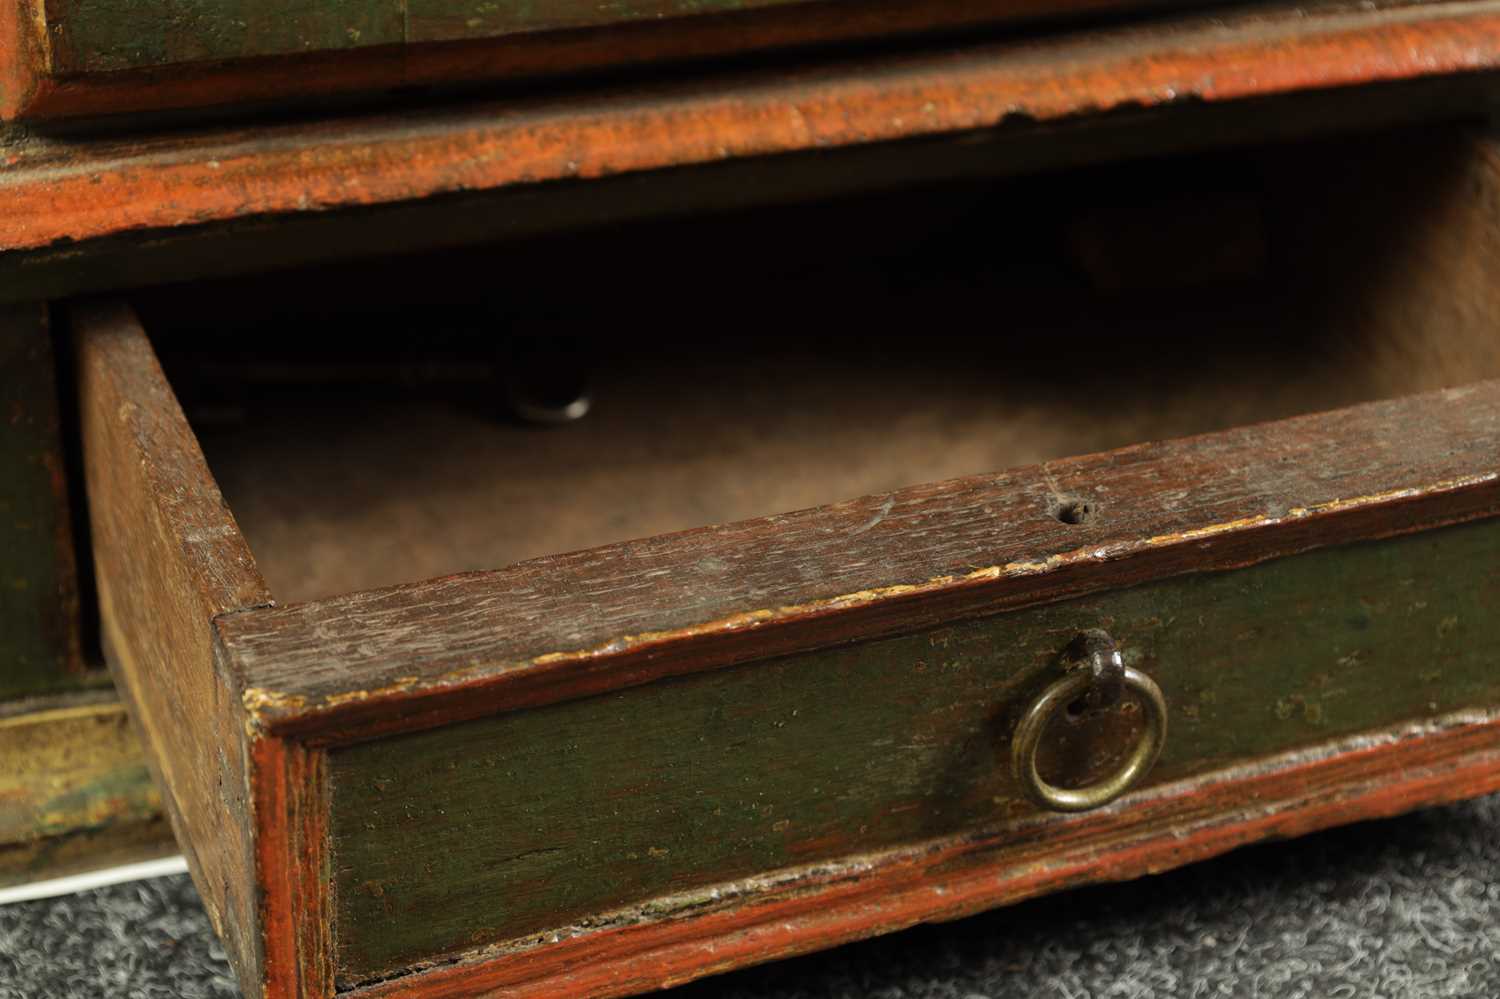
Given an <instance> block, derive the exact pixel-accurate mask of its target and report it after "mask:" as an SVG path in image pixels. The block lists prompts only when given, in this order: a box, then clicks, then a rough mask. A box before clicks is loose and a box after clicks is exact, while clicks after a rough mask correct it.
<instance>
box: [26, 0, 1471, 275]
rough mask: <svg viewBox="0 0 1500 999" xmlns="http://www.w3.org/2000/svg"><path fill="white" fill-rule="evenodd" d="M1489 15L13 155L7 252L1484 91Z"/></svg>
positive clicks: (175, 133)
mask: <svg viewBox="0 0 1500 999" xmlns="http://www.w3.org/2000/svg"><path fill="white" fill-rule="evenodd" d="M1497 60H1500V4H1496V3H1495V2H1494V0H1466V2H1458V3H1436V4H1416V5H1412V6H1406V7H1400V6H1397V7H1390V8H1384V9H1371V8H1368V7H1360V8H1349V7H1338V6H1335V7H1327V8H1324V7H1318V8H1311V9H1310V8H1306V7H1301V6H1298V7H1295V8H1270V9H1264V10H1257V11H1254V12H1242V13H1239V14H1237V15H1234V16H1232V17H1231V16H1224V17H1219V18H1203V17H1183V18H1180V19H1176V20H1172V19H1168V20H1162V21H1159V22H1153V23H1151V24H1147V25H1135V26H1122V27H1113V28H1108V29H1105V28H1100V29H1097V30H1094V31H1084V32H1077V33H1072V34H1068V35H1060V36H1055V37H1051V38H1045V39H1018V40H1012V41H1004V42H992V43H985V44H973V45H968V46H963V47H950V48H947V49H945V50H944V51H942V52H940V53H930V52H929V53H892V54H881V55H871V56H862V57H858V58H854V57H849V58H844V59H840V60H829V61H824V62H820V63H817V64H815V65H812V64H810V65H806V66H802V67H800V68H796V69H792V70H788V69H786V68H784V67H779V68H777V69H775V70H774V71H771V70H760V71H737V72H723V73H712V74H704V75H701V76H694V77H691V78H685V79H681V80H677V81H673V82H664V83H661V84H659V85H656V86H639V85H637V86H631V87H627V86H619V87H615V88H613V89H609V90H606V91H595V92H593V93H575V94H568V95H561V94H559V95H552V96H532V97H524V98H512V99H508V100H501V101H488V102H478V103H474V104H465V105H454V106H449V107H446V108H444V109H442V110H438V111H434V110H432V109H424V110H417V111H411V112H403V113H391V114H383V115H382V114H375V115H369V116H346V117H343V118H339V119H336V120H313V121H299V122H290V123H282V124H276V125H270V124H267V125H262V126H260V127H257V128H255V129H245V128H240V127H221V128H198V129H176V130H171V131H162V132H159V133H156V134H150V135H141V136H138V137H137V138H133V139H130V140H121V139H119V138H116V137H99V138H97V139H93V140H89V139H79V138H75V137H66V138H63V137H57V138H47V137H43V136H38V135H35V134H26V135H16V136H14V137H13V138H11V139H9V140H8V141H5V142H4V143H3V144H0V163H3V164H4V165H5V167H6V170H5V171H4V173H3V175H0V197H3V198H4V199H5V202H6V204H7V208H8V210H7V211H6V212H5V213H4V215H0V251H7V250H22V249H27V248H37V247H44V246H47V245H49V244H52V243H54V242H56V241H58V240H64V239H69V240H75V241H83V240H91V239H96V238H100V237H104V236H108V235H111V234H118V233H126V232H133V231H135V232H138V231H140V230H156V231H161V230H175V229H178V228H181V227H194V226H199V225H203V224H207V223H211V222H223V221H227V220H230V219H236V218H253V217H256V216H268V215H296V214H300V213H305V212H314V211H325V210H329V209H333V208H340V207H355V206H371V205H379V204H390V203H394V202H400V201H405V200H410V199H415V198H422V197H427V196H430V195H434V194H440V193H457V192H476V191H490V190H496V189H500V188H505V187H509V186H513V185H529V184H538V183H542V182H546V181H555V180H574V179H591V178H599V177H605V176H611V175H617V174H628V173H634V172H638V171H646V170H654V169H662V168H666V167H672V166H685V165H692V164H703V163H716V162H721V161H725V160H731V159H739V158H745V157H755V156H767V155H774V154H781V153H789V152H795V151H799V150H813V149H819V150H826V149H831V148H836V147H843V146H852V145H860V144H865V143H875V142H882V141H889V140H895V139H910V138H917V137H922V136H933V135H940V134H950V133H955V132H964V131H974V130H982V129H989V128H993V127H995V126H997V125H1001V124H1003V123H1004V124H1015V123H1017V122H1021V121H1026V122H1056V121H1061V120H1066V119H1072V118H1080V117H1085V116H1098V115H1101V114H1104V113H1106V112H1110V111H1115V110H1121V109H1140V108H1155V107H1168V106H1180V105H1187V104H1197V103H1200V102H1206V103H1219V102H1231V101H1239V100H1245V99H1249V98H1258V97H1269V96H1272V95H1277V94H1287V93H1295V92H1300V91H1310V90H1332V89H1338V88H1343V87H1350V86H1358V85H1368V84H1375V83H1382V82H1396V81H1410V80H1416V79H1421V78H1431V77H1439V76H1451V75H1467V74H1472V73H1483V72H1486V71H1490V70H1493V69H1495V68H1496V64H1497Z"/></svg>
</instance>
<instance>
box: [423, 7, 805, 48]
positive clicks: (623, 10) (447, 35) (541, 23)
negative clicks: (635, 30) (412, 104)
mask: <svg viewBox="0 0 1500 999" xmlns="http://www.w3.org/2000/svg"><path fill="white" fill-rule="evenodd" d="M808 2H810V0H606V2H603V3H601V2H599V0H408V2H407V9H408V11H409V16H410V20H409V25H410V28H409V32H408V36H407V41H409V42H434V41H456V40H458V39H464V38H490V37H495V36H498V35H512V34H519V33H521V32H527V31H553V30H558V29H566V28H588V27H595V26H598V25H605V24H624V23H628V22H631V21H655V20H666V19H668V18H678V17H689V16H692V15H696V14H726V13H733V12H735V11H745V10H757V9H760V8H764V7H782V6H789V5H792V4H799V3H808Z"/></svg>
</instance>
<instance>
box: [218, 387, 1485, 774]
mask: <svg viewBox="0 0 1500 999" xmlns="http://www.w3.org/2000/svg"><path fill="white" fill-rule="evenodd" d="M1078 497H1081V498H1086V499H1087V500H1089V501H1090V502H1095V503H1097V504H1098V505H1099V512H1098V513H1097V514H1096V515H1095V516H1094V518H1093V519H1092V520H1091V521H1090V522H1088V523H1086V524H1083V525H1071V524H1066V523H1062V522H1060V521H1059V519H1058V517H1057V516H1056V507H1057V505H1058V504H1059V503H1060V502H1062V501H1064V500H1067V499H1068V498H1078ZM1497 514H1500V380H1497V381H1491V382H1481V383H1476V384H1473V385H1468V386H1464V387H1462V388H1456V389H1448V390H1443V391H1438V392H1433V393H1428V394H1425V395H1419V396H1409V397H1406V398H1401V399H1395V400H1389V401H1384V402H1375V403H1369V404H1365V405H1362V406H1355V407H1351V408H1349V409H1344V410H1338V411H1334V412H1329V413H1319V414H1314V415H1310V416H1304V417H1296V418H1293V419H1289V420H1281V421H1277V422H1274V423H1267V424H1260V425H1255V426H1249V427H1241V428H1237V429H1234V430H1229V431H1224V432H1221V433H1218V434H1213V435H1205V436H1201V437H1192V438H1182V439H1178V440H1172V441H1165V442H1160V443H1153V444H1143V445H1136V446H1133V447H1128V448H1123V449H1120V450H1118V451H1113V452H1107V453H1104V454H1097V455H1088V456H1083V457H1078V458H1069V459H1063V460H1059V461H1055V462H1049V463H1046V464H1043V465H1039V466H1033V467H1030V468H1021V469H1015V470H1012V471H1008V472H1004V473H1000V474H997V475H992V476H977V477H973V478H968V479H956V480H951V481H948V482H943V483H933V484H927V485H921V486H915V487H911V488H909V489H904V490H900V491H897V492H894V493H888V494H884V495H877V496H871V497H865V498H862V499H858V500H851V501H849V502H846V503H839V504H834V505H831V506H826V507H821V508H817V509H813V510H805V511H799V512H797V513H791V514H785V515H781V516H775V517H767V518H761V519H759V520H751V521H742V522H739V523H736V524H727V525H722V526H719V527H711V528H703V529H700V530H695V531H686V532H682V533H678V534H671V535H662V536H658V537H656V538H651V539H646V540H643V541H638V542H626V543H623V544H617V545H609V546H605V547H603V548H596V549H591V550H588V551H584V552H578V553H572V554H568V555H561V556H553V557H547V558H542V559H536V560H532V561H529V562H523V563H520V564H517V565H514V566H510V567H507V568H505V569H499V570H494V571H490V572H476V573H466V574H462V575H458V576H449V577H444V578H440V579H436V580H430V581H427V582H421V583H414V584H409V585H404V586H397V587H391V588H388V589H383V590H375V591H367V592H363V593H355V594H349V595H346V596H340V597H334V598H330V599H327V600H320V601H314V602H310V603H304V604H295V605H289V606H285V607H275V608H262V609H255V610H251V611H248V612H241V613H230V614H224V615H221V616H219V617H218V618H217V619H216V621H215V627H216V629H217V633H218V638H219V641H220V642H221V643H222V647H223V649H224V652H225V655H226V656H227V657H228V659H229V661H230V662H231V663H232V668H233V669H234V672H235V677H236V682H237V684H239V685H240V688H241V689H242V690H243V697H244V706H245V710H246V711H247V713H248V715H249V718H250V719H251V721H252V723H253V724H254V725H256V726H258V727H260V728H263V729H264V730H265V731H268V732H275V733H278V734H286V735H295V736H297V737H299V738H304V739H307V740H308V741H309V742H310V744H313V745H340V744H347V743H350V742H355V741H359V740H363V739H368V738H373V737H377V736H383V735H388V734H391V733H393V732H397V731H413V730H418V729H421V728H427V727H432V726H434V725H439V724H448V723H451V722H455V721H460V720H466V719H469V718H475V717H480V716H483V715H487V714H493V713H495V712H498V711H502V710H511V709H516V708H521V707H534V706H538V705H541V704H546V703H551V702H555V701H558V700H564V699H571V698H576V697H583V696H588V695H591V694H596V693H600V692H603V691H606V690H614V689H620V688H623V687H628V686H633V685H636V684H640V683H646V682H650V681H652V680H655V679H659V678H661V677H665V676H675V675H681V674H684V673H688V672H697V671H701V670H706V669H714V668H720V667H723V666H727V665H732V664H736V663H740V662H745V661H748V660H751V659H761V658H767V657H770V656H778V655H783V654H789V653H792V652H799V651H806V650H809V649H814V648H818V647H826V646H830V645H835V644H841V643H843V642H847V641H853V640H862V639H868V638H875V637H883V636H887V635H891V634H896V633H899V632H902V631H911V630H917V629H920V628H923V627H928V626H931V625H934V624H936V623H939V622H945V621H952V620H957V619H962V618H966V617H978V616H984V615H988V614H993V613H997V612H1001V611H1006V610H1012V609H1015V608H1018V607H1023V606H1028V605H1034V604H1040V603H1048V602H1053V601H1057V600H1062V599H1067V598H1071V597H1077V596H1080V595H1084V594H1087V593H1091V592H1097V591H1099V590H1103V589H1110V588H1118V587H1122V586H1130V585H1135V584H1138V583H1142V582H1147V581H1151V580H1157V579H1163V578H1167V577H1170V576H1174V575H1181V574H1184V573H1193V572H1204V571H1217V570H1224V569H1232V568H1239V567H1244V566H1248V565H1253V564H1256V563H1258V562H1263V561H1266V560H1268V559H1272V558H1279V557H1283V556H1287V555H1293V554H1296V553H1299V552H1304V551H1310V550H1313V549H1316V548H1323V547H1329V546H1333V545H1339V544H1346V543H1349V542H1353V541H1363V540H1372V539H1379V538H1387V537H1393V536H1396V535H1401V534H1407V533H1411V532H1414V531H1421V530H1427V529H1431V528H1435V527H1441V526H1447V525H1452V524H1458V523H1462V522H1465V521H1469V520H1475V519H1482V518H1486V517H1491V516H1495V515H1497ZM914 534H920V537H921V538H922V539H923V544H924V547H921V548H920V550H914V548H915V546H913V545H910V544H908V539H909V538H911V537H913V536H914ZM934 537H936V538H938V539H939V540H938V541H937V542H929V540H928V539H931V538H934ZM981 560H982V561H981ZM976 562H978V566H977V567H976V565H975V563H976ZM705 565H710V566H714V567H715V568H714V569H712V570H711V571H707V572H705V571H702V567H703V566H705ZM643 578H652V579H656V580H660V583H659V585H657V586H656V589H655V590H653V591H652V592H651V593H650V594H649V595H642V594H641V593H640V592H639V591H638V590H636V589H631V590H630V591H629V592H628V593H627V594H626V595H625V596H613V597H612V596H610V594H611V592H612V591H613V592H616V593H618V591H620V590H621V589H622V588H623V586H624V583H625V582H626V581H631V582H633V581H635V580H639V579H643ZM809 580H811V582H809Z"/></svg>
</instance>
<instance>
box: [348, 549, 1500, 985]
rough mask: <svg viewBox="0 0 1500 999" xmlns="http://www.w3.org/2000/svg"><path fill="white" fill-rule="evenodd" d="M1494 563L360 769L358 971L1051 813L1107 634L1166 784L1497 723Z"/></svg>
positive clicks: (508, 724) (721, 675)
mask: <svg viewBox="0 0 1500 999" xmlns="http://www.w3.org/2000/svg"><path fill="white" fill-rule="evenodd" d="M1495 565H1500V524H1497V523H1496V522H1492V521H1491V522H1484V523H1480V524H1476V525H1466V526H1462V527H1454V528H1447V529H1444V530H1441V531H1433V532H1427V533H1423V534H1418V535H1414V536H1410V537H1405V538H1398V539H1395V540H1391V541H1386V542H1381V543H1371V544H1355V545H1349V546H1343V547H1338V548H1330V549H1324V550H1321V551H1317V552H1313V553H1309V554H1305V555H1300V556H1295V557H1291V558H1286V559H1279V560H1276V561H1273V562H1269V563H1265V564H1263V565H1259V566H1255V567H1252V568H1248V569H1243V570H1239V571H1232V572H1225V573H1219V574H1214V575H1210V576H1189V577H1184V578H1179V579H1173V580H1169V581H1166V582H1161V583H1156V584H1151V585H1145V586H1136V587H1131V588H1128V589H1125V590H1120V591H1116V592H1111V593H1106V594H1101V595H1098V596H1094V597H1089V598H1085V599H1080V600H1074V601H1067V602H1064V603H1059V604H1054V605H1050V606H1046V607H1041V608H1037V609H1034V610H1026V611H1017V612H1013V613H1010V614H1003V615H999V616H996V617H990V618H985V619H982V620H977V621H966V622H963V623H960V624H954V625H949V626H947V627H942V628H938V629H934V630H931V631H926V632H923V633H921V634H916V635H906V636H902V637H899V638H892V639H887V640H883V641H878V642H868V643H862V644H856V645H850V646H845V647H842V648H838V649H829V650H824V651H819V652H812V653H806V654H803V655H797V656H789V657H785V658H780V659H774V660H769V661H765V662H758V663H754V664H751V665H745V666H740V667H737V668H733V669H727V670H719V671H714V672H711V673H705V674H699V675H696V676H691V677H685V678H681V679H678V680H673V681H664V682H658V683H654V684H648V685H646V686H642V687H636V688H633V689H631V690H627V691H621V692H618V693H613V694H605V695H600V696H597V697H592V698H588V699H585V700H581V701H574V702H568V703H563V704H557V705H552V706H549V707H546V708H542V709H538V710H534V711H527V712H519V713H513V714H503V715H499V716H497V717H493V718H486V719H482V720H477V721H472V722H468V723H465V724H462V725H457V726H453V727H449V728H443V729H437V730H433V731H428V732H422V733H418V734H413V735H405V736H399V737H396V738H392V739H387V740H383V741H379V742H371V743H364V744H361V745H357V746H353V747H351V748H348V749H342V750H337V751H335V752H334V753H333V754H332V755H331V758H330V762H329V774H330V785H331V787H332V789H333V790H332V794H333V799H332V802H333V803H332V821H331V826H330V828H331V833H332V838H333V852H332V856H333V862H334V869H335V870H336V871H337V889H336V895H337V898H338V923H337V928H336V937H337V940H338V947H339V966H340V971H341V973H342V975H344V976H345V977H346V978H348V979H349V980H350V981H359V980H361V979H367V978H373V977H377V976H380V975H382V974H386V973H389V972H391V971H394V970H397V969H399V968H401V967H403V966H405V965H409V964H411V963H414V962H416V961H418V960H420V959H423V958H430V957H432V956H434V955H438V954H443V953H445V952H450V951H455V950H460V949H464V948H467V947H472V946H474V945H476V944H482V943H487V942H492V941H501V940H510V939H516V938H522V937H526V936H529V935H532V934H540V933H542V932H543V931H551V930H557V931H560V932H563V933H568V932H572V931H573V930H575V929H576V928H577V924H579V923H580V922H583V921H585V919H586V917H589V916H597V914H599V913H610V912H615V911H616V910H626V911H625V912H624V913H622V915H621V918H630V917H634V918H639V906H640V905H641V903H643V902H646V901H647V900H655V899H659V898H661V897H663V896H669V895H670V896H675V897H674V898H672V900H671V901H670V902H666V901H659V902H656V903H655V904H654V905H653V906H652V908H653V909H654V911H655V912H656V913H657V914H658V915H665V914H667V913H670V912H672V911H673V910H677V911H683V912H685V911H690V910H691V909H692V908H693V907H694V906H698V905H702V904H703V901H704V899H705V898H711V897H717V896H718V895H719V894H729V893H732V892H733V891H734V890H735V886H734V884H733V882H735V881H737V880H739V879H742V878H747V877H750V876H752V875H762V876H763V875H766V874H768V873H771V872H776V871H779V870H782V869H785V868H790V867H795V866H798V865H816V864H820V863H825V862H828V861H835V860H838V859H840V858H849V857H851V856H858V855H863V854H867V853H870V852H872V851H878V850H882V849H886V848H890V847H893V846H896V845H899V844H903V843H914V842H918V841H921V840H925V839H933V838H939V837H951V836H957V835H964V834H973V833H976V832H979V831H982V830H985V829H987V828H992V827H994V826H996V825H997V824H1003V823H1004V822H1005V821H1006V820H1008V819H1014V818H1016V817H1018V816H1025V815H1027V814H1028V813H1032V812H1034V810H1035V809H1034V806H1032V805H1030V804H1029V803H1028V802H1027V801H1026V800H1025V798H1024V796H1023V795H1022V794H1021V793H1020V791H1019V790H1018V788H1017V786H1016V783H1015V780H1014V778H1013V777H1012V775H1011V769H1010V765H1009V752H1010V739H1011V733H1012V731H1013V730H1014V728H1015V724H1016V719H1017V716H1018V715H1019V708H1020V707H1021V706H1022V705H1023V704H1024V703H1025V702H1026V701H1027V700H1029V699H1030V698H1031V697H1033V696H1035V693H1036V691H1037V690H1038V689H1039V688H1040V687H1041V686H1044V685H1045V684H1046V683H1048V682H1049V681H1050V680H1051V679H1052V677H1053V675H1054V671H1055V670H1056V668H1057V661H1058V659H1059V654H1060V652H1061V650H1063V649H1064V648H1065V647H1066V646H1067V645H1068V643H1069V641H1070V640H1071V639H1072V638H1073V636H1075V635H1077V634H1078V633H1080V632H1081V631H1083V630H1085V629H1089V628H1098V627H1103V628H1105V629H1106V630H1108V631H1109V632H1110V633H1111V634H1112V635H1113V636H1114V637H1115V638H1116V640H1117V641H1118V642H1119V643H1120V646H1121V649H1122V651H1123V656H1124V659H1125V663H1126V665H1129V666H1134V667H1135V668H1137V669H1139V670H1142V671H1143V672H1145V673H1147V674H1148V675H1150V676H1151V677H1152V678H1153V679H1154V680H1155V681H1156V682H1157V683H1158V684H1159V685H1160V687H1161V689H1162V691H1163V693H1164V694H1165V695H1166V701H1167V704H1168V705H1169V707H1170V712H1171V714H1170V722H1169V731H1168V736H1167V740H1166V745H1165V749H1164V751H1163V753H1162V756H1161V759H1160V761H1159V763H1158V764H1157V766H1156V768H1155V770H1154V771H1153V776H1152V779H1153V780H1155V781H1170V780H1174V779H1179V778H1183V777H1186V776H1189V775H1192V774H1194V773H1198V772H1201V771H1204V770H1207V769H1212V768H1216V767H1222V766H1226V765H1228V764H1231V763H1234V762H1237V761H1243V760H1246V759H1251V758H1256V757H1264V756H1269V755H1272V754H1276V753H1280V752H1283V751H1286V750H1289V749H1293V748H1296V747H1301V746H1306V745H1310V744H1314V743H1318V742H1322V741H1326V740H1329V739H1332V738H1335V737H1338V736H1342V735H1348V734H1351V733H1356V732H1361V731H1366V730H1371V729H1378V728H1382V727H1385V726H1390V725H1392V724H1395V723H1397V722H1400V721H1403V720H1408V719H1415V718H1420V717H1423V716H1428V715H1432V714H1439V713H1447V712H1451V711H1453V710H1455V709H1458V708H1463V707H1466V706H1470V705H1475V704H1500V668H1497V663H1496V661H1495V656H1494V653H1493V648H1494V647H1495V643H1496V641H1497V640H1500V574H1497V573H1495V572H1494V571H1493V567H1494V566H1495ZM1126 703H1127V704H1129V705H1130V708H1136V705H1135V704H1134V703H1131V702H1130V701H1129V700H1127V702H1126ZM1069 724H1072V725H1073V726H1075V727H1079V726H1082V727H1084V728H1093V729H1095V730H1096V732H1097V734H1098V736H1099V737H1098V738H1097V739H1094V740H1092V745H1091V746H1090V747H1089V748H1088V750H1087V751H1086V755H1087V756H1090V757H1095V756H1097V757H1099V759H1098V760H1097V761H1095V762H1093V764H1092V766H1090V765H1089V764H1088V763H1087V762H1084V763H1083V764H1082V765H1080V764H1079V763H1076V762H1075V763H1073V764H1072V765H1071V766H1068V765H1066V764H1065V763H1064V764H1062V767H1063V769H1065V770H1069V771H1077V770H1083V771H1100V770H1103V771H1109V770H1111V769H1113V768H1115V767H1117V766H1118V765H1119V757H1120V756H1121V755H1123V751H1124V750H1125V749H1126V748H1128V747H1129V746H1130V745H1132V744H1133V742H1134V740H1135V739H1136V738H1138V735H1137V733H1136V732H1135V731H1134V726H1132V725H1130V724H1125V725H1123V726H1111V725H1110V724H1109V722H1108V721H1107V720H1104V719H1099V718H1089V719H1086V720H1081V721H1078V722H1073V723H1069V722H1066V721H1064V722H1062V723H1061V725H1062V727H1064V728H1066V727H1067V726H1068V725H1069ZM1075 734H1078V733H1075ZM1057 736H1058V734H1057V733H1054V734H1053V738H1057ZM1083 737H1084V738H1085V739H1087V736H1086V735H1084V736H1083ZM1072 776H1073V777H1074V778H1075V782H1077V779H1078V778H1090V777H1092V778H1094V779H1097V777H1098V773H1097V772H1095V773H1073V774H1072ZM413 837H417V838H420V840H421V843H422V848H421V858H420V860H418V861H417V862H413V857H412V854H411V853H410V851H409V849H407V848H406V844H409V843H410V842H411V841H412V839H413ZM714 885H722V887H721V888H720V889H719V891H718V892H705V889H708V888H710V887H711V886H714ZM632 906H635V907H637V908H636V911H635V912H633V913H632V912H630V911H629V910H630V908H631V907H632Z"/></svg>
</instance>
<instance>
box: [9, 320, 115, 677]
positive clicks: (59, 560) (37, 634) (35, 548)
mask: <svg viewBox="0 0 1500 999" xmlns="http://www.w3.org/2000/svg"><path fill="white" fill-rule="evenodd" d="M0 386H3V398H4V403H5V409H4V413H3V414H0V553H3V555H4V563H3V564H4V568H3V570H0V701H5V700H9V699H14V698H20V697H32V696H38V695H46V694H57V693H62V692H65V691H69V690H76V689H78V688H80V687H97V686H102V685H104V684H106V683H107V682H108V678H107V677H106V676H105V675H104V674H103V673H102V672H101V671H98V670H88V669H85V668H84V663H83V656H82V653H81V650H80V647H79V612H78V579H77V570H76V566H75V563H74V554H73V525H72V520H71V518H70V516H69V512H68V510H69V506H68V482H67V474H66V471H65V468H64V461H63V454H62V439H61V435H60V433H59V431H58V408H57V369H56V367H55V365H54V362H53V356H52V339H51V331H50V330H49V329H48V322H47V308H46V306H45V305H43V304H41V303H28V304H22V305H14V306H0Z"/></svg>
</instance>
